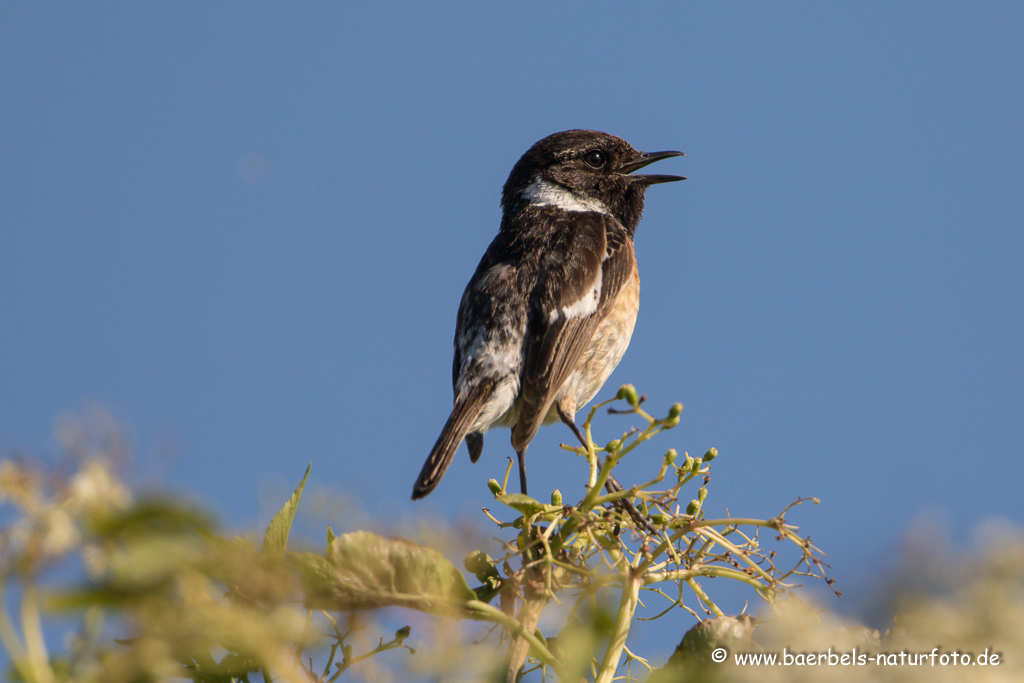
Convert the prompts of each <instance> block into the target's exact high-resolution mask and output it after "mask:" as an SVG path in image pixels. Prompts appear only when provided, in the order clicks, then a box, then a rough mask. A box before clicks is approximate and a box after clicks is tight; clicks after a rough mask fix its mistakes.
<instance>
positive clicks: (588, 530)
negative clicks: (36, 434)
mask: <svg viewBox="0 0 1024 683" xmlns="http://www.w3.org/2000/svg"><path fill="white" fill-rule="evenodd" d="M615 400H618V401H620V402H621V403H620V405H622V403H624V404H625V406H626V407H625V408H622V409H618V410H615V409H610V410H609V412H611V413H615V414H618V415H625V416H627V417H626V418H624V419H627V420H631V421H639V424H640V426H639V427H636V428H629V429H627V430H626V431H625V432H624V433H622V434H620V435H617V437H616V438H614V439H612V440H611V441H609V442H608V443H607V445H606V446H605V447H603V448H601V447H598V446H596V445H595V443H594V439H593V438H592V430H593V421H594V418H595V416H596V415H597V414H598V410H599V409H600V408H601V407H602V406H604V405H605V404H599V405H597V406H595V407H594V408H593V409H592V410H591V411H590V413H589V415H588V417H587V420H586V422H585V423H584V424H583V432H584V434H585V435H586V437H587V441H588V444H587V446H581V447H578V448H568V450H571V451H573V452H574V453H576V455H577V456H579V457H580V458H582V459H584V460H585V462H586V464H587V473H588V476H587V481H586V485H587V486H586V493H585V495H584V496H583V497H582V498H581V499H580V500H578V501H575V502H574V503H568V502H567V501H566V500H564V498H563V496H562V494H561V493H560V492H558V491H555V492H553V493H552V496H551V499H550V500H551V502H550V503H544V502H541V501H538V500H535V499H533V498H530V497H528V496H524V495H521V494H517V493H508V492H506V490H505V486H506V482H507V480H508V472H506V475H505V482H498V481H496V480H493V479H492V480H491V481H490V482H489V483H488V486H489V488H490V490H491V492H492V493H493V494H494V496H495V502H496V503H497V507H496V508H495V510H485V514H486V516H487V518H488V519H489V520H490V523H492V524H494V525H495V526H496V528H497V529H498V533H499V534H500V536H501V539H502V540H501V546H500V547H501V550H502V552H500V553H497V554H498V557H496V558H495V557H491V556H490V555H488V554H487V553H486V552H484V551H482V550H477V551H474V552H471V553H470V554H469V555H468V556H467V557H466V558H465V560H464V563H463V564H464V569H465V572H463V570H462V569H460V568H458V567H457V566H456V565H455V564H454V563H453V562H452V561H451V560H449V559H448V558H447V557H446V556H445V554H444V553H443V552H442V551H441V550H439V549H437V548H432V547H427V546H424V545H421V544H417V543H413V542H411V541H409V540H406V539H402V538H388V537H385V536H381V535H378V534H374V533H370V532H367V531H354V532H350V533H346V534H341V535H335V534H334V533H333V531H332V530H331V529H330V528H328V531H327V545H326V547H325V549H324V551H323V552H318V553H313V552H293V551H290V549H289V544H288V539H289V534H290V531H291V527H292V522H293V520H294V517H295V514H296V510H297V509H298V507H299V504H300V500H301V497H302V493H303V490H304V487H305V485H306V482H307V479H308V477H309V475H310V470H309V469H307V470H306V473H305V475H304V476H303V477H302V480H301V482H300V484H299V486H298V488H297V489H296V490H295V492H294V493H293V494H292V495H291V497H290V498H289V499H288V500H287V501H285V503H284V505H283V506H282V507H281V509H280V511H279V512H278V513H277V514H276V515H275V516H274V517H273V519H272V520H271V522H270V525H269V528H268V529H267V531H266V533H265V534H264V535H263V539H262V544H258V543H257V542H256V541H255V540H254V539H251V538H237V537H234V538H228V537H225V536H223V535H222V534H221V532H220V531H219V530H218V529H217V527H216V525H215V523H214V522H213V520H212V518H211V516H210V515H208V514H207V513H205V512H204V511H203V510H202V509H201V508H199V507H198V506H196V505H195V504H192V503H188V502H185V501H184V500H183V499H181V498H180V497H173V496H163V497H161V496H159V495H153V494H150V495H146V496H139V495H137V494H134V493H133V492H132V491H130V490H129V489H128V488H127V487H126V486H125V485H124V484H123V483H122V481H121V478H120V477H119V476H118V474H117V472H118V469H119V466H120V463H123V462H124V461H125V459H126V452H127V445H126V444H127V442H126V440H125V439H124V438H123V436H122V435H121V432H120V430H119V429H118V428H117V426H116V425H115V424H114V423H113V422H112V421H110V420H109V419H108V418H107V417H106V416H104V417H103V418H102V419H100V420H98V423H99V427H98V428H97V426H96V424H86V423H85V422H83V421H82V420H79V419H76V418H70V419H67V420H64V421H63V422H62V423H61V426H60V428H59V429H58V438H59V439H60V441H61V443H62V444H63V445H64V448H65V450H66V451H67V453H68V455H69V458H68V463H71V464H70V465H67V464H62V465H60V466H58V467H52V468H48V469H47V468H43V467H41V466H39V465H36V464H33V463H32V462H30V461H28V460H26V459H24V458H21V459H16V458H8V459H4V460H0V505H3V511H2V514H3V516H2V517H0V519H3V520H4V526H3V528H2V530H0V594H2V598H3V599H2V600H0V608H2V609H0V644H2V646H3V648H4V650H5V652H6V655H7V657H8V658H9V661H10V671H9V674H8V675H9V678H10V679H11V680H18V681H31V682H32V683H57V682H63V681H83V682H91V681H96V682H100V681H102V682H105V683H106V682H111V683H121V682H125V683H128V682H135V681H164V680H171V679H191V680H193V681H197V682H214V681H217V682H220V681H224V682H227V681H252V682H253V683H255V681H257V680H265V681H269V680H283V681H317V682H326V681H335V680H339V679H340V678H341V677H343V676H346V675H348V676H355V677H357V678H361V679H367V680H402V681H404V680H409V679H410V678H419V679H443V680H467V681H468V680H495V681H500V680H505V681H514V680H516V679H517V678H518V677H521V676H524V675H525V676H528V677H530V678H537V679H540V678H543V679H544V680H560V681H573V682H574V683H575V682H576V681H580V680H588V681H597V682H604V681H611V680H613V679H614V680H636V681H641V680H645V679H648V678H649V680H650V681H651V682H652V683H667V682H671V681H698V680H699V681H758V683H765V682H766V681H774V680H778V681H802V680H808V681H810V680H814V681H832V680H835V681H860V680H878V681H917V680H928V681H942V680H950V681H953V680H958V681H959V680H979V681H1011V680H1012V681H1016V680H1024V675H1022V673H1024V668H1022V665H1021V659H1022V656H1024V655H1022V653H1024V642H1022V641H1024V541H1022V540H1021V538H1020V536H1019V535H1018V534H1016V533H1015V532H1006V533H1003V534H999V535H993V536H992V538H991V540H990V542H989V545H988V546H987V547H985V548H983V549H982V550H980V551H979V552H978V553H977V554H975V555H972V556H970V557H968V558H966V559H965V560H963V561H961V562H954V563H951V562H949V561H948V560H947V559H946V558H944V557H940V556H938V555H929V554H928V553H921V552H918V553H916V554H915V555H913V557H911V559H910V560H909V563H908V566H907V569H906V571H905V572H904V576H903V578H902V579H901V580H900V581H899V582H897V583H895V584H894V589H893V592H894V602H895V609H896V610H898V615H897V618H896V621H895V626H894V627H893V628H892V629H889V630H888V632H886V633H883V634H880V633H878V632H877V631H873V630H870V629H866V628H864V627H863V626H860V625H858V624H855V623H851V622H849V621H844V620H841V619H839V618H837V617H835V616H834V615H831V614H829V613H828V612H826V611H824V610H820V609H816V608H814V607H813V606H809V605H807V604H805V603H804V602H802V601H801V599H800V598H799V597H798V596H797V594H796V593H795V592H794V590H793V589H794V587H795V586H794V584H795V582H796V581H797V580H804V579H806V578H807V577H817V578H818V579H820V580H823V581H826V582H828V584H829V585H830V586H831V585H832V580H831V579H830V578H828V577H827V576H826V574H825V565H824V564H823V563H822V562H821V560H820V556H821V554H820V551H819V550H818V549H817V548H815V547H814V546H813V545H812V544H810V542H809V541H808V540H807V539H806V538H805V537H804V536H802V535H800V533H799V530H798V529H797V528H796V527H794V526H792V525H790V524H788V523H787V522H786V520H785V515H786V514H787V512H788V511H789V508H787V509H786V510H783V511H782V513H780V514H779V515H777V516H775V517H772V518H768V519H758V518H728V519H709V518H708V517H707V516H706V515H705V513H704V503H705V501H706V499H707V497H708V495H709V482H710V478H709V476H708V472H709V468H710V463H711V461H712V460H713V459H714V458H715V457H716V456H718V452H717V451H716V450H715V449H709V450H708V451H707V452H706V453H705V455H704V456H702V457H699V458H693V457H691V456H689V455H687V454H685V453H684V454H683V456H682V457H680V456H679V455H678V453H677V452H676V451H675V450H673V449H669V450H668V451H666V452H664V454H663V455H662V456H660V458H659V459H658V463H659V464H658V471H657V472H656V473H654V476H653V477H652V479H651V480H650V481H648V482H646V483H644V484H641V485H637V486H634V487H630V488H627V489H625V490H619V489H617V488H616V487H615V486H613V485H610V484H608V482H609V481H610V477H609V475H610V473H611V471H612V469H613V468H614V467H615V466H616V465H617V464H618V463H619V462H621V460H622V459H623V458H625V457H628V456H630V454H631V453H634V452H636V450H637V449H638V448H639V447H640V446H641V445H642V444H644V443H645V442H646V441H648V440H650V439H651V438H653V437H655V436H657V435H658V434H659V433H661V432H662V431H665V430H667V429H671V428H672V427H674V426H676V425H677V424H678V423H679V419H680V413H681V411H682V406H681V405H679V404H676V405H674V406H672V407H670V408H669V410H668V411H667V414H666V417H664V418H656V417H654V416H652V415H650V414H649V413H647V412H646V410H645V408H644V403H645V401H644V399H643V397H641V396H639V395H638V394H637V392H636V390H635V389H633V388H632V387H628V386H627V387H624V388H623V389H622V390H620V392H619V393H618V395H617V396H616V399H615ZM606 403H611V401H609V402H606ZM94 422H96V421H95V420H94ZM803 502H806V501H805V500H800V501H797V502H796V503H794V505H796V504H799V503H803ZM815 502H816V501H815ZM731 507H736V506H731ZM790 507H792V506H790ZM762 533H764V534H765V536H766V537H769V538H770V542H764V541H762V539H761V534H762ZM783 558H788V559H787V560H786V561H787V562H788V564H787V565H785V566H784V565H783V564H782V561H783ZM925 575H927V576H928V577H929V581H928V584H929V586H930V589H929V590H920V589H918V588H916V586H917V584H916V583H915V577H920V576H925ZM68 577H73V578H70V579H69V578H68ZM709 577H717V578H724V579H730V580H733V581H737V582H739V583H741V584H743V585H745V586H747V587H749V589H750V590H751V591H752V592H753V594H754V595H756V596H758V597H759V599H760V600H761V606H762V609H760V610H759V611H758V614H757V615H727V614H725V613H724V612H723V611H722V610H721V609H720V608H719V607H718V605H717V604H716V602H715V600H714V598H713V596H712V595H711V594H710V593H709V590H708V588H707V581H706V579H707V578H709ZM467 578H468V579H469V581H467ZM641 600H644V601H646V604H648V606H649V607H650V606H652V605H655V604H657V603H658V602H661V603H662V604H663V605H664V606H665V607H664V610H663V611H662V612H661V614H659V615H657V616H658V618H660V619H661V622H660V623H662V624H664V628H666V629H669V632H677V633H678V634H679V647H678V648H677V650H676V653H675V654H674V655H672V657H671V658H670V659H669V660H668V661H667V662H664V661H663V662H656V661H651V659H650V653H645V652H643V649H644V643H642V642H640V643H636V642H633V641H632V640H630V638H629V634H630V629H631V626H632V625H633V623H634V622H635V618H636V610H637V606H638V604H639V603H640V601H641ZM395 608H398V609H399V610H404V611H403V612H402V613H403V614H408V615H409V617H410V622H411V623H413V624H416V625H415V626H413V627H411V628H410V627H409V626H406V627H403V628H399V629H398V630H397V631H391V630H389V631H388V632H387V633H386V635H383V636H381V635H379V634H380V633H381V632H383V631H384V629H383V627H382V626H381V621H380V620H379V619H377V618H376V617H377V615H379V614H380V613H381V612H382V610H384V609H388V610H390V612H389V614H392V615H393V614H394V609H395ZM69 617H70V618H71V619H70V620H69ZM542 617H543V618H542ZM50 619H56V620H57V621H56V622H55V623H59V624H68V623H75V624H77V626H76V628H75V629H74V632H73V633H69V634H67V637H66V638H64V639H62V640H60V647H59V648H58V649H56V650H54V649H53V644H52V643H47V642H46V637H45V635H44V634H45V633H46V632H47V631H48V630H49V629H46V628H44V623H45V621H46V620H50ZM474 623H476V624H478V625H477V626H472V624H474ZM481 624H482V625H481ZM467 625H469V627H467ZM373 634H378V635H373ZM936 648H938V650H939V652H940V653H942V654H947V655H951V653H952V652H953V651H954V650H956V651H957V652H958V654H960V655H962V654H963V653H965V652H969V653H971V655H972V657H974V656H975V655H978V654H981V653H983V652H985V653H989V654H990V655H991V654H995V655H996V656H997V663H994V664H993V663H989V664H987V665H986V666H978V665H973V666H970V667H965V666H963V665H962V664H960V665H958V666H951V665H950V666H942V665H941V664H940V663H939V662H936V661H935V659H936V658H935V657H932V658H931V659H929V660H928V664H919V665H913V666H912V665H906V664H904V665H888V662H887V665H885V666H879V665H877V664H875V663H874V662H872V663H871V665H870V666H868V665H854V664H850V665H840V664H830V663H829V661H828V657H826V658H825V660H824V662H825V663H824V664H821V663H817V664H814V665H811V664H808V663H807V662H806V656H807V655H808V654H814V653H826V652H827V653H828V654H830V655H831V654H832V653H836V654H837V655H838V654H840V653H850V652H860V653H861V654H870V655H872V656H874V655H877V654H879V653H899V652H904V653H932V652H934V651H935V650H936ZM391 650H396V651H398V652H395V653H392V654H388V655H385V654H384V653H387V652H389V651H391ZM721 652H725V653H726V655H725V657H724V661H721V662H720V661H719V660H718V659H717V657H719V656H721V655H720V653H721ZM783 652H788V653H790V654H791V655H792V654H793V653H798V654H802V655H803V656H804V658H803V659H802V660H801V662H802V663H791V665H789V666H782V665H774V666H769V665H766V664H764V663H763V662H762V663H761V664H758V665H754V664H747V665H740V664H738V663H737V661H736V659H735V655H737V654H739V655H747V654H753V655H772V654H776V655H779V656H781V653H783ZM904 656H905V655H904ZM947 659H949V657H947ZM989 661H990V662H991V657H989Z"/></svg>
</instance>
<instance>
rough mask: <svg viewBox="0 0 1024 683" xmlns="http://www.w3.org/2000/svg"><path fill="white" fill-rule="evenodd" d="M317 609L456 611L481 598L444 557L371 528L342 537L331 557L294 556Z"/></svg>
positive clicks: (332, 545) (330, 551)
mask: <svg viewBox="0 0 1024 683" xmlns="http://www.w3.org/2000/svg"><path fill="white" fill-rule="evenodd" d="M293 557H294V558H295V559H296V561H297V562H298V563H299V565H300V567H301V569H302V573H303V581H304V583H305V588H306V606H307V607H309V608H311V609H326V610H339V611H354V610H364V609H374V608H378V607H387V606H402V607H409V608H412V609H418V610H422V611H426V612H435V613H452V612H454V611H456V610H457V608H458V606H459V605H461V604H462V603H464V602H465V601H466V600H473V599H474V598H475V597H476V596H475V594H474V593H473V591H471V590H470V589H469V586H468V585H466V579H465V577H464V576H463V575H462V572H460V571H459V570H458V569H456V568H455V565H454V564H452V563H451V562H450V561H449V560H448V559H447V558H446V557H445V556H444V555H442V554H441V553H439V552H438V551H436V550H434V549H433V548H427V547H425V546H421V545H418V544H416V543H413V542H411V541H406V540H404V539H399V538H385V537H383V536H378V535H377V534H373V533H370V532H369V531H355V532H352V533H348V534H343V535H341V536H336V537H335V538H334V539H333V540H332V541H331V543H330V545H329V546H328V548H327V554H326V556H320V555H313V554H305V555H294V556H293Z"/></svg>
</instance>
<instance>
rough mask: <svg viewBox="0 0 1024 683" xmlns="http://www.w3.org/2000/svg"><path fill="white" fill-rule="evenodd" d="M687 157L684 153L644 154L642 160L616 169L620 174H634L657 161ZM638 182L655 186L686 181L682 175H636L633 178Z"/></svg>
mask: <svg viewBox="0 0 1024 683" xmlns="http://www.w3.org/2000/svg"><path fill="white" fill-rule="evenodd" d="M684 156H686V155H685V154H683V153H682V152H672V151H669V152H643V153H641V154H640V158H639V159H637V160H636V161H630V162H629V163H628V164H623V165H622V166H619V167H618V168H617V169H615V170H616V171H617V172H618V173H632V172H633V171H638V170H640V169H641V168H643V167H644V166H647V165H648V164H653V163H654V162H655V161H659V160H661V159H668V158H670V157H684ZM633 177H634V178H636V179H637V180H641V179H642V181H643V183H644V184H645V185H655V184H657V183H672V182H675V181H677V180H686V178H684V177H683V176H681V175H646V174H641V175H636V176H633Z"/></svg>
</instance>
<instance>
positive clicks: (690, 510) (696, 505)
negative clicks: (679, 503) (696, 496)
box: [686, 500, 700, 516]
mask: <svg viewBox="0 0 1024 683" xmlns="http://www.w3.org/2000/svg"><path fill="white" fill-rule="evenodd" d="M698 512H700V501H699V500H691V501H690V504H689V505H687V506H686V514H688V515H690V516H693V515H696V514H697V513H698Z"/></svg>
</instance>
